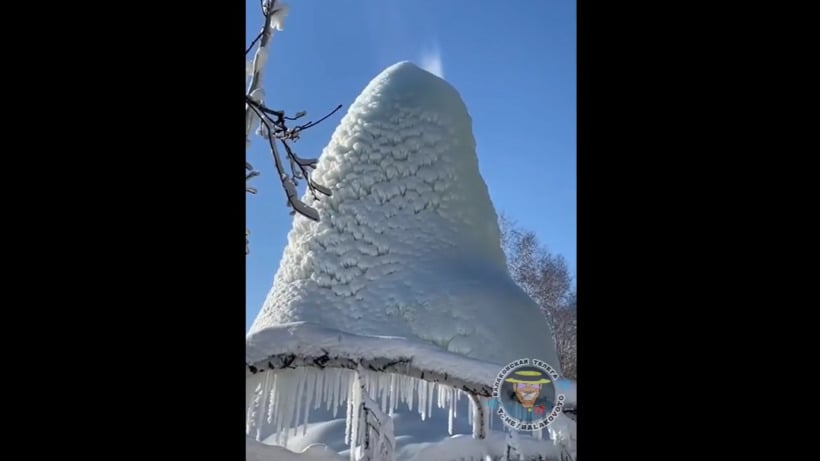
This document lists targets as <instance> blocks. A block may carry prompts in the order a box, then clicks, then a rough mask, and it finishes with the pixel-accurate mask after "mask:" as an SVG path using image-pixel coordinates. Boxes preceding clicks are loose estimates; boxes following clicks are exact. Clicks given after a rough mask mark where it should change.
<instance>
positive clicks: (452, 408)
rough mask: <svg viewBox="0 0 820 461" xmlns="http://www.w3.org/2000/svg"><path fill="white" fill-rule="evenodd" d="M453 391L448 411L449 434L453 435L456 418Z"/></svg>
mask: <svg viewBox="0 0 820 461" xmlns="http://www.w3.org/2000/svg"><path fill="white" fill-rule="evenodd" d="M452 397H453V391H450V404H449V408H448V409H447V433H448V434H450V435H453V417H454V416H455V407H456V405H455V402H454V401H453V400H454V399H453V398H452Z"/></svg>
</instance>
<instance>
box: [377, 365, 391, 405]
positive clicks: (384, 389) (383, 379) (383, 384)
mask: <svg viewBox="0 0 820 461" xmlns="http://www.w3.org/2000/svg"><path fill="white" fill-rule="evenodd" d="M389 379H390V376H388V375H386V374H383V373H382V374H381V375H379V392H381V394H382V395H381V397H382V404H381V407H380V408H379V409H380V410H381V411H382V413H387V403H388V402H387V397H388V394H389V393H390V390H391V389H392V386H390V387H388V384H387V381H388V380H389Z"/></svg>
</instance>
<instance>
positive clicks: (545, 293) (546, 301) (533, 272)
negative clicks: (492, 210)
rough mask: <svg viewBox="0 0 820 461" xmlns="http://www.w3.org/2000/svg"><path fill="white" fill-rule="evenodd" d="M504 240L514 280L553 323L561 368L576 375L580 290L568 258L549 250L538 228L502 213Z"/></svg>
mask: <svg viewBox="0 0 820 461" xmlns="http://www.w3.org/2000/svg"><path fill="white" fill-rule="evenodd" d="M499 225H500V227H501V243H502V247H503V249H504V253H505V254H506V255H507V267H508V269H509V271H510V275H511V276H512V278H513V280H514V281H515V282H516V283H517V284H518V285H519V286H520V287H521V288H522V289H523V290H524V291H525V292H526V293H527V294H528V295H529V296H530V297H531V298H532V299H533V300H534V301H535V302H536V303H537V304H538V305H539V306H540V307H541V311H542V312H543V313H544V316H545V317H546V319H547V322H548V323H549V325H550V327H551V329H552V331H553V335H554V336H555V345H556V349H557V352H558V358H559V360H560V361H561V369H562V371H563V373H564V375H565V376H567V377H570V378H573V379H574V378H575V377H576V375H575V373H576V370H577V354H576V330H577V315H576V312H577V309H576V304H577V301H576V294H575V291H574V290H573V288H572V276H571V275H570V273H569V268H568V267H567V263H566V260H565V259H564V257H563V256H561V255H555V254H552V253H550V252H549V250H548V249H547V248H546V247H544V246H543V245H542V244H541V242H539V240H538V237H537V236H536V235H535V233H534V232H532V231H528V230H523V229H521V228H520V227H519V226H518V225H517V224H516V223H515V222H514V221H512V220H511V219H509V218H507V217H506V216H504V215H502V216H501V217H500V218H499Z"/></svg>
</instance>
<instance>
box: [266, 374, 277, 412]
mask: <svg viewBox="0 0 820 461" xmlns="http://www.w3.org/2000/svg"><path fill="white" fill-rule="evenodd" d="M268 373H271V374H272V375H273V383H272V384H271V388H270V397H268V414H267V417H266V418H265V420H266V421H267V423H268V424H269V425H270V424H272V423H273V415H274V410H276V402H277V401H278V399H279V392H280V389H279V387H278V386H277V382H278V374H276V373H273V372H272V371H269V372H268Z"/></svg>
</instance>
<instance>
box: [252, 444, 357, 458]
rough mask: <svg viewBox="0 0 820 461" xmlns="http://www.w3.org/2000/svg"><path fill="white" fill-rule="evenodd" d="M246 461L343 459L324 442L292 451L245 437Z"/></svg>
mask: <svg viewBox="0 0 820 461" xmlns="http://www.w3.org/2000/svg"><path fill="white" fill-rule="evenodd" d="M245 459H246V461H272V460H276V461H344V458H342V457H341V456H340V455H338V454H337V453H335V452H333V451H332V450H330V449H328V448H327V447H326V446H325V445H324V444H314V445H311V446H309V447H307V448H305V449H304V451H300V452H293V451H291V450H288V449H287V448H284V447H277V446H271V445H265V444H262V443H259V442H257V441H255V440H253V439H246V443H245Z"/></svg>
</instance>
